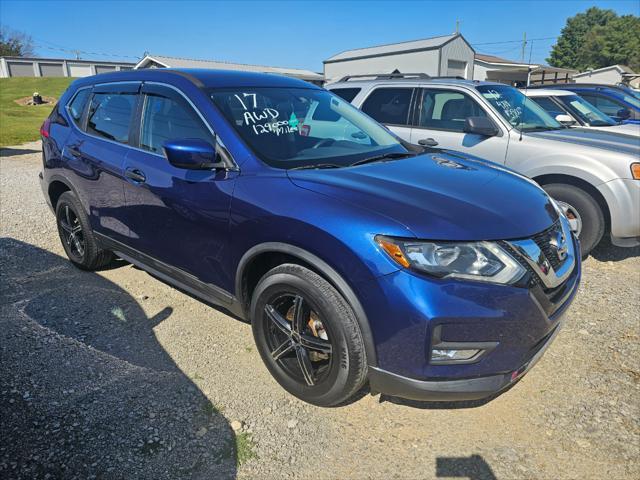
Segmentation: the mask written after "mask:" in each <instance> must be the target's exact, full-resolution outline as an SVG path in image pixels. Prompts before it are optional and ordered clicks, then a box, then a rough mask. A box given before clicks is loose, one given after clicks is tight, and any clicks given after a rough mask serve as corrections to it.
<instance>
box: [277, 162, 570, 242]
mask: <svg viewBox="0 0 640 480" xmlns="http://www.w3.org/2000/svg"><path fill="white" fill-rule="evenodd" d="M493 165H494V164H491V163H490V162H485V161H484V160H476V159H473V158H466V157H463V156H460V155H457V154H451V153H446V152H442V153H435V154H424V155H419V156H416V157H411V158H406V159H400V160H393V161H388V162H378V163H372V164H365V165H360V166H356V167H346V168H340V169H325V170H289V171H288V175H289V177H290V179H291V181H292V182H293V183H294V184H295V185H297V186H299V187H301V188H306V189H308V190H312V191H314V192H317V193H321V194H323V195H327V196H329V197H332V198H337V199H340V200H343V201H346V202H350V203H352V204H355V205H358V206H360V207H362V208H366V209H369V210H371V211H374V212H376V213H379V214H381V215H384V216H386V217H388V218H391V219H393V220H395V221H397V222H400V223H401V224H403V225H404V226H405V227H406V228H408V229H409V230H410V231H411V232H413V233H414V235H415V236H416V237H418V238H421V239H429V240H503V239H515V238H524V237H530V236H531V235H533V234H536V233H538V232H541V231H542V230H544V229H546V228H548V227H549V226H550V225H551V224H552V223H553V222H554V221H555V220H556V219H557V217H558V216H557V213H556V211H555V209H554V207H553V206H552V205H551V203H550V202H549V199H548V197H547V195H546V194H545V193H544V191H543V190H542V189H541V188H540V187H538V186H537V185H536V184H535V183H534V182H533V181H531V180H529V179H527V178H526V177H523V176H521V175H518V174H515V173H512V172H511V171H510V170H507V169H505V168H501V167H499V166H497V165H496V166H493ZM345 221H347V219H345ZM377 233H380V234H384V233H385V232H377Z"/></svg>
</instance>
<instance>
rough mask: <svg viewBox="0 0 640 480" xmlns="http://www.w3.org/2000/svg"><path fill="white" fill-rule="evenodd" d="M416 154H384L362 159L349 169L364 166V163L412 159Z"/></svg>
mask: <svg viewBox="0 0 640 480" xmlns="http://www.w3.org/2000/svg"><path fill="white" fill-rule="evenodd" d="M415 155H416V154H415V153H411V152H405V153H385V154H383V155H376V156H374V157H369V158H363V159H362V160H358V161H357V162H353V163H352V164H351V165H349V166H350V167H355V166H357V165H364V164H365V163H373V162H381V161H383V160H398V159H400V158H406V157H414V156H415Z"/></svg>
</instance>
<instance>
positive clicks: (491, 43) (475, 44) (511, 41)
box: [471, 37, 558, 46]
mask: <svg viewBox="0 0 640 480" xmlns="http://www.w3.org/2000/svg"><path fill="white" fill-rule="evenodd" d="M557 38H558V37H542V38H530V39H529V40H528V41H530V42H533V41H534V40H535V41H541V40H556V39H557ZM505 43H522V39H520V40H505V41H503V42H484V43H472V44H471V45H472V46H478V45H502V44H505Z"/></svg>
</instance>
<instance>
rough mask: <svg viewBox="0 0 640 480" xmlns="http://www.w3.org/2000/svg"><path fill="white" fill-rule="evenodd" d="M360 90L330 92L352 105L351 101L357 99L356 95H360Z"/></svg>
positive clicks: (339, 89)
mask: <svg viewBox="0 0 640 480" xmlns="http://www.w3.org/2000/svg"><path fill="white" fill-rule="evenodd" d="M360 90H361V89H360V88H334V89H333V90H329V91H330V92H331V93H335V94H336V95H338V96H339V97H340V98H343V99H345V100H346V101H347V102H349V103H351V101H352V100H353V99H354V98H356V95H358V94H359V93H360Z"/></svg>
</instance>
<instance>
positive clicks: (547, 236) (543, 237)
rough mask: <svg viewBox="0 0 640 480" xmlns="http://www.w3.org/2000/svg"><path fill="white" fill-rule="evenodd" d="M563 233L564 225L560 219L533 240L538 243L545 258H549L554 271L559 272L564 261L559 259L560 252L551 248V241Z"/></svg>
mask: <svg viewBox="0 0 640 480" xmlns="http://www.w3.org/2000/svg"><path fill="white" fill-rule="evenodd" d="M558 232H562V225H561V224H560V219H558V220H556V222H555V223H554V224H553V225H551V226H550V227H549V228H547V229H546V230H544V231H542V232H540V233H537V234H536V235H534V236H533V237H531V239H532V240H533V241H534V242H536V245H538V247H540V250H542V253H544V256H545V257H547V260H549V263H550V264H551V266H552V267H553V269H554V270H558V268H559V267H561V266H562V263H563V262H562V260H560V258H558V250H557V249H555V248H553V247H552V246H551V239H552V238H553V237H554V236H555V235H556V234H557V233H558Z"/></svg>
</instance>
